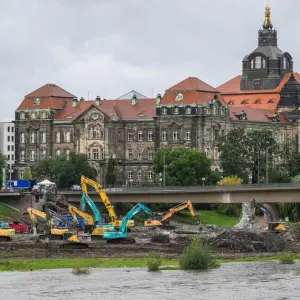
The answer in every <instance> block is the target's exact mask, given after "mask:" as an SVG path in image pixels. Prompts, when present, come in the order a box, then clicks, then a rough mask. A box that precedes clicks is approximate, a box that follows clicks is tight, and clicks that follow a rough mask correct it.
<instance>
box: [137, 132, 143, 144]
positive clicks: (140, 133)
mask: <svg viewBox="0 0 300 300" xmlns="http://www.w3.org/2000/svg"><path fill="white" fill-rule="evenodd" d="M138 141H139V142H142V141H143V131H139V132H138Z"/></svg>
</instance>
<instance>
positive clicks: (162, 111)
mask: <svg viewBox="0 0 300 300" xmlns="http://www.w3.org/2000/svg"><path fill="white" fill-rule="evenodd" d="M167 112H168V111H167V108H166V107H163V108H162V109H161V114H162V115H166V114H167Z"/></svg>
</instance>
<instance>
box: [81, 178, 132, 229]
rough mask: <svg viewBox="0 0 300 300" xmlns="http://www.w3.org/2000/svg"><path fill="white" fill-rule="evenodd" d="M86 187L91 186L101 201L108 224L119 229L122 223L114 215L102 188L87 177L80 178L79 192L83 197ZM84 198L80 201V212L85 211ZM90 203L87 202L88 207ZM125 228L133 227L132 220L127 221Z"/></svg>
mask: <svg viewBox="0 0 300 300" xmlns="http://www.w3.org/2000/svg"><path fill="white" fill-rule="evenodd" d="M87 185H90V186H92V187H93V188H94V189H95V191H96V192H97V193H98V194H99V197H100V199H101V200H102V202H103V204H104V206H105V208H106V210H107V211H108V214H109V224H110V225H113V226H115V227H120V226H121V223H122V221H121V220H118V219H117V215H116V212H115V209H114V207H113V205H112V204H111V202H110V200H109V198H108V196H107V194H106V193H105V191H104V189H103V188H102V186H101V185H100V184H99V183H98V182H96V181H94V180H92V179H89V178H87V177H84V176H81V190H82V193H83V195H84V194H85V195H86V196H87V195H88V192H87ZM84 198H85V196H84V197H83V198H82V201H81V210H83V211H85V203H86V202H85V201H84ZM89 199H90V198H89ZM91 202H92V203H93V201H92V200H91V199H90V202H87V203H88V205H90V203H91ZM95 206H96V205H95ZM91 209H92V210H93V208H92V207H91ZM95 221H96V220H95ZM127 226H128V227H132V226H134V221H133V220H129V222H128V225H127Z"/></svg>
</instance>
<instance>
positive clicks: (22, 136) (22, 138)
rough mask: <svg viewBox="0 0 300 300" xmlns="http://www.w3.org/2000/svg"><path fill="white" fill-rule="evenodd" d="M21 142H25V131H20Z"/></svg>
mask: <svg viewBox="0 0 300 300" xmlns="http://www.w3.org/2000/svg"><path fill="white" fill-rule="evenodd" d="M20 143H21V144H24V143H25V133H24V132H22V133H20Z"/></svg>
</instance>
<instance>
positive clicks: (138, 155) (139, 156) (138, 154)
mask: <svg viewBox="0 0 300 300" xmlns="http://www.w3.org/2000/svg"><path fill="white" fill-rule="evenodd" d="M137 159H138V160H142V153H141V150H138V151H137Z"/></svg>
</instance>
